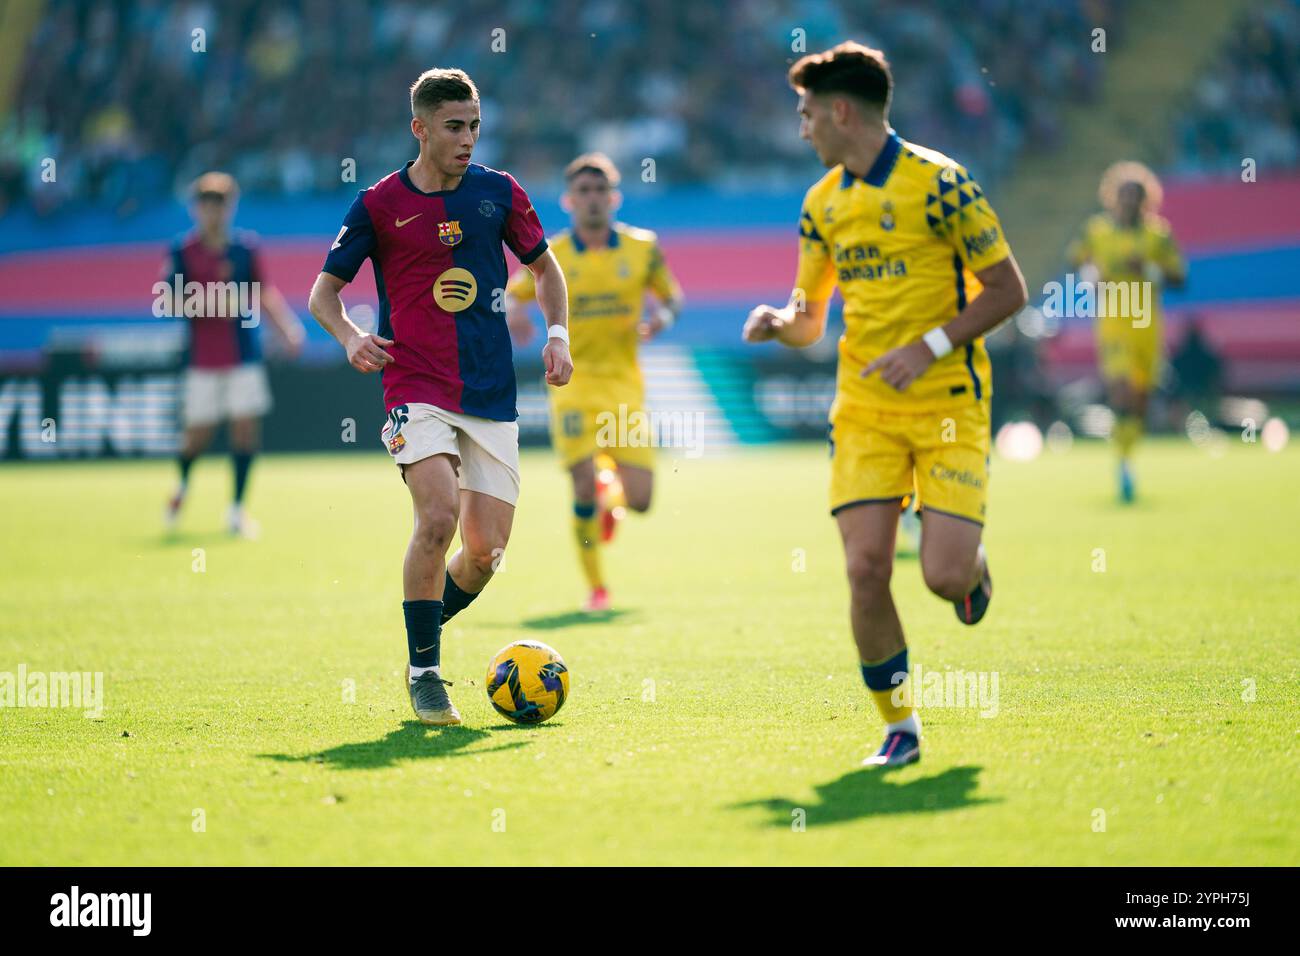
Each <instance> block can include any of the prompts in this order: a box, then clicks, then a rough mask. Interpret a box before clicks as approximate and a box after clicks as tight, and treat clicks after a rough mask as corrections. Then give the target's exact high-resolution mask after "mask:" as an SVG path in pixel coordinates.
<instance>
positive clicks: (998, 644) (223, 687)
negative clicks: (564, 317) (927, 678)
mask: <svg viewBox="0 0 1300 956" xmlns="http://www.w3.org/2000/svg"><path fill="white" fill-rule="evenodd" d="M1138 465H1139V472H1138V473H1139V478H1140V481H1141V485H1140V490H1141V491H1142V493H1143V495H1144V498H1143V500H1142V502H1141V503H1139V504H1138V505H1137V506H1135V507H1132V508H1129V509H1123V508H1121V507H1119V506H1117V505H1116V504H1114V503H1113V502H1112V497H1111V496H1112V477H1113V476H1112V461H1111V458H1110V455H1109V453H1108V450H1107V449H1106V448H1104V447H1103V446H1100V445H1096V444H1091V445H1089V444H1082V443H1076V445H1075V446H1074V449H1073V450H1072V451H1070V452H1068V453H1065V454H1054V453H1051V452H1047V453H1045V454H1044V455H1043V456H1042V457H1041V458H1039V459H1037V460H1036V461H1033V462H1029V463H1017V462H1010V461H1005V460H1000V459H999V460H995V462H994V473H993V480H992V489H991V494H992V497H991V501H990V524H989V527H988V530H987V534H986V541H987V542H988V545H989V548H990V555H991V559H992V568H993V573H994V579H995V582H996V588H997V593H996V597H995V599H994V603H993V606H992V608H991V610H990V612H989V617H988V618H987V619H986V620H985V621H984V623H983V624H981V625H980V626H979V627H977V628H973V629H967V628H963V627H962V626H961V625H960V624H959V623H958V622H957V620H956V618H955V616H954V614H953V611H952V608H951V607H950V606H949V605H947V604H944V603H943V602H941V601H939V600H938V599H937V598H934V597H933V596H931V595H929V594H928V593H927V592H926V591H925V590H924V587H923V585H922V582H921V579H920V571H919V568H918V566H917V564H916V562H915V561H914V560H913V561H900V562H899V564H898V566H897V568H896V571H895V583H894V593H895V596H896V599H897V602H898V605H899V608H900V612H901V614H902V617H903V622H904V626H905V627H906V630H907V633H908V636H909V641H910V644H911V647H912V657H913V663H914V665H915V664H916V663H920V665H921V666H922V667H923V668H924V669H926V670H927V671H931V672H947V671H957V670H962V671H966V672H974V673H976V674H981V673H982V674H984V675H986V678H988V679H991V676H992V675H993V674H996V675H997V679H998V699H997V708H996V714H991V715H989V716H981V713H980V711H979V710H978V709H977V708H972V707H969V706H966V707H944V706H937V705H936V706H931V707H927V706H925V701H924V700H923V701H922V710H921V713H922V716H923V718H924V721H925V734H926V735H925V739H924V754H923V759H922V761H921V763H920V764H918V765H916V766H913V767H909V768H906V769H905V770H902V771H899V772H896V773H892V774H886V775H880V774H878V773H874V772H871V771H863V770H859V769H858V764H859V761H860V760H861V759H862V757H863V756H864V755H866V754H867V753H868V752H870V751H873V750H874V749H875V747H876V746H877V745H878V744H879V742H880V726H879V723H878V719H877V717H876V715H875V713H874V710H873V708H872V707H871V705H870V702H869V700H868V698H867V695H866V693H865V691H864V689H863V687H862V685H861V680H860V677H859V675H858V671H857V662H856V659H855V655H854V651H853V647H852V643H851V639H850V637H849V633H848V626H847V588H846V585H845V583H844V580H843V561H842V557H841V554H840V550H839V541H838V537H837V534H836V531H835V527H834V524H833V522H832V521H831V520H830V519H829V518H828V517H827V515H826V513H825V507H824V502H825V495H826V484H827V462H826V457H825V450H824V447H822V446H818V445H808V446H782V447H772V448H766V449H760V450H754V451H747V452H743V453H737V454H734V455H732V456H729V457H712V456H708V455H706V456H705V457H703V458H700V459H695V460H691V459H679V460H675V459H673V458H672V457H670V456H669V455H667V454H664V455H662V456H661V458H660V465H659V473H658V482H659V484H658V499H657V502H656V506H655V510H654V511H653V512H652V513H651V514H650V515H649V516H648V517H646V518H643V519H633V520H629V521H628V522H626V523H625V524H624V526H623V527H622V529H621V530H620V535H619V540H618V541H617V542H616V543H615V545H614V546H613V548H612V549H610V550H609V551H607V552H606V565H607V571H608V576H609V578H610V581H611V586H612V591H613V594H614V597H615V600H616V603H617V605H618V607H619V608H620V611H619V613H617V614H612V615H609V616H607V617H605V618H601V619H592V620H583V619H581V618H580V617H579V616H578V615H576V614H574V613H572V611H573V609H574V608H575V607H576V605H577V603H578V601H579V600H580V598H581V597H582V588H581V585H580V578H579V574H578V570H577V562H576V559H575V557H574V555H573V553H572V546H571V543H570V534H571V532H570V518H569V515H570V510H569V504H568V493H567V488H566V480H565V476H564V475H563V474H562V473H561V472H560V470H559V469H558V468H557V467H556V465H555V462H554V460H553V459H552V458H551V457H550V455H549V454H547V453H545V452H537V453H526V454H525V456H524V466H523V471H524V494H523V498H522V500H521V502H520V510H519V513H518V520H517V521H516V524H515V533H514V539H513V541H512V542H511V546H510V549H509V551H508V555H507V559H506V564H505V568H504V570H503V572H502V573H501V574H500V575H499V576H498V578H497V579H496V580H495V581H494V582H493V583H492V585H491V586H490V588H489V590H488V592H487V593H486V594H485V596H484V597H483V598H482V599H480V601H479V602H478V603H477V604H475V605H474V606H473V607H471V608H470V609H469V610H468V611H467V612H465V613H464V614H463V615H462V616H461V617H460V618H459V619H457V620H456V621H455V622H453V624H452V625H451V626H450V627H449V628H448V632H447V634H446V635H445V637H444V651H443V664H444V670H445V672H446V674H447V676H448V677H450V678H452V679H454V680H455V681H456V686H455V687H454V688H453V690H452V693H453V695H454V699H455V700H456V702H457V704H458V705H459V707H460V709H461V711H462V713H463V714H464V717H465V725H464V726H463V727H461V728H452V729H447V730H434V729H425V728H422V727H420V726H419V725H418V724H416V723H415V722H414V718H413V715H412V714H411V713H410V708H409V705H408V702H407V700H406V698H405V695H404V692H403V690H402V686H401V679H402V678H401V673H402V671H401V668H402V666H403V664H404V661H405V639H404V636H403V631H402V617H401V606H400V600H401V594H400V566H401V558H402V552H403V549H404V547H405V541H406V537H407V534H408V528H409V521H410V507H409V504H408V501H407V496H406V491H405V489H404V487H403V486H402V483H401V481H400V480H399V479H398V477H397V474H396V472H395V470H394V469H393V467H392V466H391V465H390V464H388V462H387V461H386V460H385V458H384V457H383V456H382V454H375V455H358V456H337V457H328V456H323V457H279V456H267V457H265V458H263V459H261V460H260V461H259V462H258V464H257V466H256V468H255V471H254V475H253V486H252V493H251V499H250V506H251V509H252V511H253V513H254V515H255V516H257V517H258V518H259V519H260V520H261V523H262V536H261V538H260V540H258V541H255V542H245V541H232V540H230V539H228V538H226V537H225V536H224V535H223V533H222V532H221V524H222V518H223V516H224V508H225V499H226V496H227V494H228V489H229V484H230V477H229V468H228V464H227V462H226V461H225V460H224V459H215V458H213V459H205V460H204V461H203V462H202V463H200V465H199V466H197V468H196V471H195V474H194V479H193V488H194V492H193V495H192V500H191V501H190V502H189V503H188V505H187V511H186V514H185V516H184V528H183V530H182V532H181V533H180V534H179V535H178V536H177V537H175V538H173V539H170V540H168V539H164V537H163V536H162V534H161V532H160V530H159V524H158V519H159V516H160V513H161V506H162V503H163V500H164V498H165V496H166V494H167V492H168V491H169V490H170V488H171V485H172V478H173V475H172V466H171V465H170V463H168V462H121V463H103V464H86V463H63V464H40V465H21V466H12V467H5V468H4V469H3V470H2V471H0V490H2V492H3V493H2V494H0V519H2V521H3V528H4V546H3V550H2V552H0V672H10V673H16V672H17V669H18V667H19V666H20V665H22V666H24V667H25V668H26V669H27V671H28V672H55V671H65V672H66V671H89V672H102V673H103V675H104V708H105V709H104V714H103V717H102V718H101V719H87V718H86V717H85V716H84V715H83V713H82V712H81V711H79V710H73V709H52V708H44V709H42V708H24V709H18V708H4V709H0V824H2V825H3V831H4V837H3V839H0V864H7V865H13V864H36V865H56V864H290V863H299V864H335V863H337V864H397V863H404V864H438V865H465V864H498V865H506V866H511V865H514V866H519V865H524V866H545V865H553V864H581V863H633V864H674V863H680V864H705V863H724V864H813V863H840V864H862V865H879V866H888V867H895V866H899V865H907V864H1214V865H1234V864H1282V865H1295V864H1296V863H1298V862H1300V849H1298V848H1300V835H1298V833H1297V830H1296V827H1295V825H1294V812H1295V808H1296V806H1297V803H1298V802H1300V787H1298V786H1297V783H1298V776H1300V772H1298V770H1297V767H1298V766H1300V764H1298V763H1297V761H1296V743H1297V733H1298V732H1300V723H1298V718H1297V714H1298V713H1300V711H1297V707H1296V701H1297V697H1298V696H1300V694H1298V693H1297V692H1298V691H1300V667H1298V661H1300V651H1298V646H1300V630H1298V629H1300V617H1298V614H1297V606H1298V602H1297V599H1296V582H1297V580H1300V548H1297V545H1296V538H1295V535H1296V529H1297V528H1300V496H1298V495H1297V488H1300V448H1297V447H1295V446H1292V448H1290V449H1288V450H1287V451H1284V452H1282V453H1280V454H1269V453H1268V452H1266V451H1265V450H1264V449H1263V448H1261V447H1260V446H1258V445H1245V444H1243V443H1240V442H1235V441H1232V442H1229V444H1228V447H1226V448H1225V449H1222V450H1221V451H1220V453H1219V454H1218V455H1217V456H1216V455H1213V454H1210V453H1209V452H1207V451H1206V450H1204V449H1198V448H1195V447H1193V446H1192V445H1190V444H1188V443H1187V442H1185V441H1177V442H1175V441H1173V440H1168V441H1162V442H1152V443H1148V444H1147V445H1145V446H1144V447H1143V448H1142V449H1141V451H1140V455H1139V459H1138ZM195 549H203V555H202V557H203V561H204V564H205V570H202V571H196V570H195V563H196V557H195ZM1098 549H1101V550H1098ZM1103 562H1104V570H1100V568H1101V567H1102V566H1103ZM801 566H802V567H803V570H797V569H798V568H799V567H801ZM521 638H535V639H540V640H543V641H546V642H547V643H549V644H552V645H553V646H554V647H556V648H557V649H558V650H559V651H560V653H561V654H563V655H564V657H565V659H566V661H567V662H568V665H569V668H570V670H571V675H572V687H571V696H570V698H569V700H568V702H567V703H566V705H565V707H564V709H563V710H562V711H561V712H560V714H559V715H558V716H557V717H556V718H555V719H554V720H553V721H551V722H550V723H548V724H545V725H542V726H540V727H534V728H520V727H515V726H512V725H509V724H507V723H506V722H505V721H504V720H503V719H502V718H500V717H498V716H497V715H496V713H495V712H494V711H493V710H492V709H491V707H490V706H489V704H488V702H487V699H486V697H485V695H484V690H483V678H484V673H485V670H486V666H487V662H488V659H489V657H490V656H491V655H492V653H493V652H495V651H496V650H497V649H499V648H500V647H502V646H503V645H505V644H507V643H509V642H510V641H513V640H517V639H521ZM471 682H472V683H471ZM349 687H351V688H354V700H350V699H349V693H348V688H349ZM938 703H940V702H936V704H938ZM128 735H129V736H128ZM200 824H201V825H200ZM801 824H802V825H801Z"/></svg>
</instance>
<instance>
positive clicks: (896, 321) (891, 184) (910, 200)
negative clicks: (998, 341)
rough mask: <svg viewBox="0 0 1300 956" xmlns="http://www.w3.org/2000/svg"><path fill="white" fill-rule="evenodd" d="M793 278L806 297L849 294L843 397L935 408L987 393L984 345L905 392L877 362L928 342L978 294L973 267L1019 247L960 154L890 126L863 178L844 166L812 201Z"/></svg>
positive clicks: (951, 359)
mask: <svg viewBox="0 0 1300 956" xmlns="http://www.w3.org/2000/svg"><path fill="white" fill-rule="evenodd" d="M799 235H800V242H799V270H798V276H797V279H796V281H795V286H796V288H797V289H801V290H803V292H804V294H805V295H806V296H807V299H808V301H811V302H824V301H827V300H829V299H830V297H831V293H832V291H833V289H834V288H835V287H836V286H838V287H839V290H840V294H841V295H842V296H843V297H844V326H845V329H844V335H843V336H842V337H841V339H840V344H839V371H838V385H837V389H836V404H837V406H841V405H850V406H863V407H873V408H895V409H911V410H926V409H933V408H944V407H951V406H953V405H960V404H965V403H969V402H973V401H979V400H987V399H988V396H989V394H990V374H989V372H990V369H989V358H988V353H987V352H986V351H985V348H984V340H983V339H982V338H980V339H976V340H975V341H974V342H971V343H970V344H968V345H966V346H964V347H962V348H956V349H954V350H953V351H952V352H950V353H949V354H948V355H946V356H944V357H943V358H941V359H938V360H936V361H935V362H934V364H933V365H931V366H930V367H929V368H928V369H926V371H925V373H924V374H923V375H921V376H920V377H919V378H918V379H917V380H916V381H914V382H913V383H912V384H911V385H909V386H908V387H907V388H906V389H905V390H904V391H902V392H899V391H897V390H895V389H894V388H892V387H891V386H889V385H887V384H885V383H884V382H883V381H881V379H880V376H879V375H872V376H870V377H869V378H865V379H864V378H862V377H861V375H860V373H861V371H862V369H863V368H864V367H865V366H866V365H867V364H868V363H870V362H871V361H872V360H873V359H875V358H877V357H878V356H880V355H882V354H884V353H885V352H888V351H889V350H890V349H893V348H897V347H898V346H900V345H906V344H908V343H909V342H913V341H915V340H916V339H919V338H920V337H921V336H922V335H924V334H925V333H926V332H928V331H930V330H931V329H933V328H936V327H937V326H940V325H943V324H944V323H945V322H947V321H948V320H950V319H952V318H953V317H954V316H956V315H957V313H958V312H960V311H961V310H962V309H963V308H965V307H966V303H967V302H968V301H970V300H971V299H973V298H974V297H975V296H976V295H978V294H979V292H980V288H981V286H980V284H979V281H978V280H977V279H976V278H975V275H974V273H976V272H979V271H981V270H983V269H986V268H988V267H989V266H992V265H996V264H997V263H999V262H1001V261H1002V260H1003V259H1005V258H1007V256H1009V255H1010V254H1011V249H1010V247H1009V246H1008V245H1007V241H1006V237H1005V236H1004V235H1003V233H1002V226H1001V224H1000V223H999V222H998V217H997V216H996V215H995V214H994V212H993V209H992V207H990V206H989V203H988V200H987V199H986V198H985V196H984V193H983V191H982V190H981V189H980V187H979V185H978V184H977V183H976V182H975V181H974V180H973V179H971V177H970V174H969V173H967V172H966V170H965V169H964V168H963V167H962V166H960V165H958V164H957V163H956V162H954V161H953V160H951V159H949V158H948V157H947V156H944V155H943V154H942V153H937V152H935V151H934V150H931V149H926V148H924V147H922V146H916V145H914V144H912V143H908V142H906V141H904V140H902V139H900V138H899V137H898V134H897V133H895V132H893V131H892V130H891V131H890V134H889V138H888V139H887V140H886V141H885V146H884V149H882V150H881V153H880V156H879V157H878V158H877V159H876V162H875V164H874V165H873V166H872V167H871V169H870V170H868V171H867V175H866V177H865V178H862V179H859V178H858V177H856V176H854V175H852V174H851V173H849V172H848V170H846V169H845V168H844V167H843V166H836V167H835V168H834V169H832V170H831V171H830V172H829V173H827V174H826V176H824V177H823V178H822V179H821V180H820V181H818V182H817V183H816V184H815V185H814V186H813V187H812V188H811V189H810V190H808V194H807V196H806V197H805V198H804V204H803V212H802V215H801V216H800V220H799Z"/></svg>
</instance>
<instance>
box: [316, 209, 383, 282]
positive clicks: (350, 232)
mask: <svg viewBox="0 0 1300 956" xmlns="http://www.w3.org/2000/svg"><path fill="white" fill-rule="evenodd" d="M361 195H362V194H361V193H358V194H357V198H356V199H354V200H352V207H351V208H350V209H349V210H348V214H347V215H346V216H344V217H343V228H342V229H340V230H339V234H338V236H337V237H336V238H335V239H334V244H333V245H332V246H330V251H329V255H327V256H326V257H325V265H323V266H321V272H328V273H329V274H330V275H332V276H337V277H338V278H340V279H342V280H343V281H344V282H351V281H352V280H353V279H354V278H356V275H357V270H358V269H360V268H361V263H363V262H365V261H366V259H367V258H369V257H370V256H371V255H372V254H373V253H374V251H375V247H376V245H377V243H376V241H375V227H374V224H373V223H372V222H371V221H370V211H369V210H367V209H366V204H365V202H364V201H363V200H362V198H361Z"/></svg>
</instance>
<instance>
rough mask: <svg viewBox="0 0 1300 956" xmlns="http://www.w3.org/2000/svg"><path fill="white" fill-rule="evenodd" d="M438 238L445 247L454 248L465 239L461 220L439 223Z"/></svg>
mask: <svg viewBox="0 0 1300 956" xmlns="http://www.w3.org/2000/svg"><path fill="white" fill-rule="evenodd" d="M438 238H439V239H440V240H441V241H442V244H443V245H444V246H454V245H456V244H457V243H458V242H460V241H461V239H463V238H465V237H464V234H463V233H461V231H460V220H459V219H453V220H452V221H451V222H440V223H438Z"/></svg>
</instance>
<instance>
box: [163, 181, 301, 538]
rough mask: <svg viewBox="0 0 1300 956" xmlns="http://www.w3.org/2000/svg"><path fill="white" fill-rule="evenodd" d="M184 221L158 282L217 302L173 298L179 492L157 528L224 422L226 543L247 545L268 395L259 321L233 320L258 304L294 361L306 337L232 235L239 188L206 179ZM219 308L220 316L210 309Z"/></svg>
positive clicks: (170, 520)
mask: <svg viewBox="0 0 1300 956" xmlns="http://www.w3.org/2000/svg"><path fill="white" fill-rule="evenodd" d="M190 195H191V197H192V200H193V204H192V206H191V209H190V212H191V215H192V216H193V218H194V229H193V230H191V231H190V232H189V233H187V234H185V235H184V236H182V237H180V238H179V239H177V240H176V241H175V242H174V243H173V244H172V246H171V248H170V249H169V250H168V252H167V257H166V259H165V260H164V261H163V265H162V282H163V283H165V284H166V285H167V286H169V287H172V288H173V289H182V290H183V289H185V288H186V287H188V286H189V284H190V283H197V284H198V285H199V286H203V287H211V288H217V289H220V295H221V298H220V299H219V300H217V299H214V298H213V297H211V296H206V295H205V296H201V297H200V298H201V299H202V300H203V302H204V305H203V307H202V309H200V310H199V312H198V313H197V314H195V310H194V309H193V308H192V305H193V303H192V302H187V301H185V300H187V299H188V298H189V297H188V296H187V295H185V293H184V292H182V293H181V301H176V300H175V299H173V301H172V302H171V307H170V309H169V310H168V311H169V313H170V314H171V315H173V316H176V317H178V318H179V317H181V316H184V317H185V318H186V322H187V324H188V327H189V328H188V338H187V341H186V348H185V357H184V360H183V364H184V366H185V374H184V377H183V379H182V395H181V418H182V423H183V425H184V434H183V436H182V440H181V450H180V454H179V456H178V457H177V464H178V465H179V468H180V483H179V484H178V485H177V487H176V491H175V492H174V493H173V494H172V496H171V499H170V500H169V501H168V502H167V508H166V511H165V513H164V516H163V521H164V523H165V524H166V526H167V529H168V530H169V531H170V530H174V529H175V527H176V525H177V522H178V521H179V519H180V512H181V507H182V505H184V503H185V496H186V493H187V492H188V490H189V480H190V469H191V467H192V466H193V464H194V462H195V461H196V460H197V459H198V457H199V456H200V455H201V454H203V452H204V450H205V449H206V448H207V447H208V445H209V444H210V443H211V441H212V438H213V435H214V434H215V433H216V429H217V426H218V425H220V424H221V423H222V422H228V423H229V429H230V450H231V465H232V468H233V471H234V479H235V480H234V493H233V496H232V500H231V504H230V511H229V513H228V515H227V519H226V524H227V527H228V528H229V530H230V532H231V534H236V535H242V536H252V535H253V534H254V532H255V528H256V526H255V523H254V522H253V521H252V520H251V519H250V518H249V517H248V515H247V513H246V512H245V510H244V493H245V491H246V490H247V488H248V475H249V471H250V470H251V469H252V467H253V457H254V455H255V454H256V453H257V448H258V444H259V439H260V434H261V420H262V418H263V416H265V415H266V413H267V412H269V411H270V410H271V387H270V385H269V384H268V382H267V377H266V366H265V365H263V363H262V342H261V339H260V338H259V330H258V328H257V321H256V319H254V321H251V322H250V321H249V320H248V319H249V317H245V316H241V315H239V314H238V309H239V304H240V303H243V304H244V305H247V304H249V303H250V302H256V304H257V313H256V315H257V318H260V315H261V313H263V312H265V313H266V315H267V317H268V318H270V320H271V325H272V327H273V328H274V329H275V330H276V333H277V334H278V335H279V336H280V338H281V340H282V341H283V342H284V345H285V350H286V352H287V353H288V354H289V355H291V356H292V355H296V354H297V353H298V351H299V349H301V347H302V342H303V338H304V334H303V328H302V322H300V321H299V319H298V316H297V315H295V314H294V311H293V309H291V308H290V307H289V304H288V303H287V302H286V301H285V298H284V296H283V295H282V294H281V293H280V291H279V290H278V289H277V288H276V287H275V286H274V285H272V284H271V283H270V282H269V281H268V280H267V276H266V271H265V269H264V267H263V265H262V256H261V252H260V250H259V249H258V245H257V241H256V239H255V238H254V237H253V236H252V234H250V233H247V232H244V231H243V230H236V229H232V228H231V220H232V219H233V218H234V214H235V205H236V202H237V200H238V198H239V186H238V184H237V183H236V182H235V180H234V177H232V176H230V175H229V174H228V173H222V172H209V173H204V174H203V175H202V176H200V177H199V178H198V179H196V180H195V181H194V183H193V185H192V186H191V187H190ZM209 302H212V303H214V304H219V307H218V309H217V311H218V313H219V314H216V315H212V314H209V312H208V303H209Z"/></svg>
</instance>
